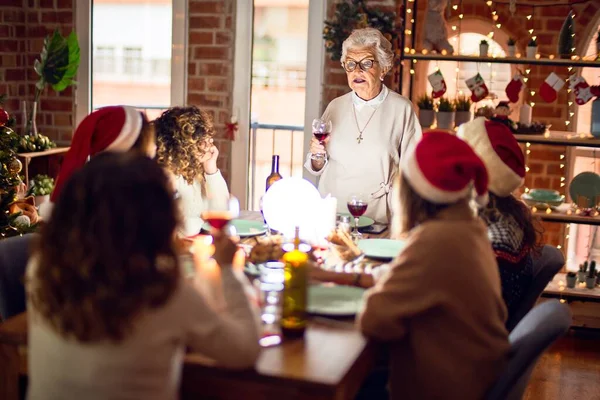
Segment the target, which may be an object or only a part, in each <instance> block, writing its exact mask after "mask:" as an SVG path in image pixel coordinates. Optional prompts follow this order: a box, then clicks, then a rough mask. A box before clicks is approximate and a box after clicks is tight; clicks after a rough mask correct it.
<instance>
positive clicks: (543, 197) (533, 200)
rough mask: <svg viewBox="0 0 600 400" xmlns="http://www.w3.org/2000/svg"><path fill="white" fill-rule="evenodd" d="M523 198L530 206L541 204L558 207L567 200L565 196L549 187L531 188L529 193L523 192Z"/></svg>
mask: <svg viewBox="0 0 600 400" xmlns="http://www.w3.org/2000/svg"><path fill="white" fill-rule="evenodd" d="M521 199H522V200H523V201H524V202H525V204H527V205H528V206H530V207H533V206H537V205H540V204H543V205H548V206H550V207H558V206H560V205H561V204H563V203H564V202H565V196H563V195H561V194H560V193H558V192H557V191H556V190H549V189H531V190H530V191H529V193H523V195H522V196H521Z"/></svg>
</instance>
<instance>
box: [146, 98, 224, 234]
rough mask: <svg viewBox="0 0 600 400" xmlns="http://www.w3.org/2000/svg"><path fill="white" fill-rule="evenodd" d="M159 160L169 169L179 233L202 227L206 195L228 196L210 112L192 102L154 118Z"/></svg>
mask: <svg viewBox="0 0 600 400" xmlns="http://www.w3.org/2000/svg"><path fill="white" fill-rule="evenodd" d="M154 127H155V129H156V140H157V143H158V150H157V158H158V163H159V164H160V165H162V166H163V167H164V168H166V170H167V171H168V172H169V173H170V175H171V177H172V179H173V182H174V185H175V189H176V192H177V196H178V198H179V201H180V207H181V213H182V215H183V226H182V228H181V234H182V235H184V236H193V235H196V234H198V233H200V230H201V229H202V224H203V223H204V222H203V221H202V218H201V217H200V214H201V213H202V211H204V210H205V209H206V199H207V197H209V196H216V197H222V196H228V194H229V190H228V189H227V182H225V179H224V178H223V175H221V171H219V168H218V167H217V158H218V157H219V150H218V149H217V147H216V146H215V145H214V140H213V136H214V134H215V131H214V127H213V123H212V120H211V118H210V116H209V115H208V114H207V113H206V112H205V111H202V110H200V109H198V108H197V107H195V106H191V107H173V108H170V109H168V110H167V111H165V112H164V113H163V114H162V115H161V116H160V117H159V118H158V119H156V120H155V121H154Z"/></svg>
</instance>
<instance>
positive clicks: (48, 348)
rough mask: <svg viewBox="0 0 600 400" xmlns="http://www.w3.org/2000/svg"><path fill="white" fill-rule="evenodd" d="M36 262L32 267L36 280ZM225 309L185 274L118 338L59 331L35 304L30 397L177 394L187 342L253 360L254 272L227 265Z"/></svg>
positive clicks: (130, 399) (151, 398) (224, 359)
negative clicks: (85, 339) (250, 275)
mask: <svg viewBox="0 0 600 400" xmlns="http://www.w3.org/2000/svg"><path fill="white" fill-rule="evenodd" d="M35 268H36V264H35V262H31V263H30V265H29V266H28V270H27V275H28V277H29V278H30V279H31V281H30V283H29V284H30V285H35V279H34V276H35V275H34V274H33V271H35ZM221 277H222V284H223V295H224V297H225V302H226V304H227V306H226V309H224V310H215V309H213V308H211V306H210V305H209V299H208V298H207V297H206V296H205V294H204V293H201V292H200V291H199V290H197V289H196V288H195V287H194V286H193V285H192V283H191V282H188V281H183V279H182V281H181V282H180V284H179V287H178V288H177V290H176V291H175V293H174V294H173V295H172V297H171V298H170V299H169V300H168V302H167V303H166V304H165V305H164V306H163V307H161V308H159V309H156V310H151V311H147V312H145V313H143V314H142V315H140V316H138V317H136V319H135V323H134V329H133V332H132V333H131V334H130V335H129V336H128V337H127V338H125V340H123V342H121V343H118V344H114V343H112V342H108V341H101V342H94V343H80V342H78V341H77V340H74V339H66V338H64V337H62V336H61V335H59V334H57V333H56V331H55V330H54V329H53V328H51V327H50V326H49V325H48V324H47V323H46V322H45V321H44V320H43V319H42V318H41V317H40V316H39V314H38V313H36V310H35V309H33V308H29V311H28V315H27V316H28V319H29V353H28V359H29V390H28V399H29V400H36V399H40V400H42V399H43V400H55V399H56V400H63V399H85V400H106V399H112V400H138V399H144V400H175V399H177V398H178V392H179V381H180V377H181V370H182V367H183V357H184V354H185V351H186V347H190V348H191V349H192V350H193V351H196V352H200V353H202V354H203V355H205V356H208V357H210V358H213V359H214V360H216V361H217V363H218V364H220V365H222V366H224V367H230V368H248V367H251V366H253V365H254V363H255V361H256V359H257V358H258V355H259V352H260V346H259V344H258V339H259V331H260V322H259V317H258V310H257V309H256V307H254V306H253V305H252V304H251V303H250V302H249V301H248V298H247V297H246V295H245V292H246V291H249V290H251V287H250V284H249V282H248V280H247V279H246V278H245V277H244V276H243V275H241V276H238V275H237V273H236V272H234V271H233V270H232V268H231V267H225V268H222V269H221Z"/></svg>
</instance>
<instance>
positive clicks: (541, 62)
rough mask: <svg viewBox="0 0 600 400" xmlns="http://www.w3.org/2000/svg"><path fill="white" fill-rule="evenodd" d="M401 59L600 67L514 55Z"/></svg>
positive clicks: (591, 63) (595, 63)
mask: <svg viewBox="0 0 600 400" xmlns="http://www.w3.org/2000/svg"><path fill="white" fill-rule="evenodd" d="M401 57H402V59H403V60H423V61H459V62H476V63H493V64H521V65H547V66H551V67H552V66H554V67H590V68H600V61H584V60H563V59H559V58H555V59H554V60H550V59H547V58H540V59H537V58H525V57H521V58H516V57H495V58H494V57H479V56H458V55H445V56H444V55H441V54H435V53H434V54H417V53H415V54H403V55H402V56H401Z"/></svg>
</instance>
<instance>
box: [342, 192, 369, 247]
mask: <svg viewBox="0 0 600 400" xmlns="http://www.w3.org/2000/svg"><path fill="white" fill-rule="evenodd" d="M368 200H369V196H368V195H367V194H365V193H353V194H351V195H350V196H348V203H347V204H348V211H350V214H352V216H353V217H354V230H353V231H352V237H353V238H354V240H355V241H358V240H359V239H361V238H362V233H360V232H359V231H358V220H359V218H360V217H361V216H362V215H363V214H364V213H365V212H366V211H367V204H368Z"/></svg>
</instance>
